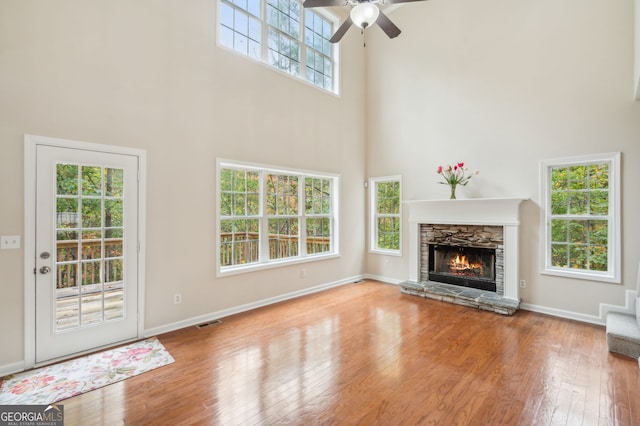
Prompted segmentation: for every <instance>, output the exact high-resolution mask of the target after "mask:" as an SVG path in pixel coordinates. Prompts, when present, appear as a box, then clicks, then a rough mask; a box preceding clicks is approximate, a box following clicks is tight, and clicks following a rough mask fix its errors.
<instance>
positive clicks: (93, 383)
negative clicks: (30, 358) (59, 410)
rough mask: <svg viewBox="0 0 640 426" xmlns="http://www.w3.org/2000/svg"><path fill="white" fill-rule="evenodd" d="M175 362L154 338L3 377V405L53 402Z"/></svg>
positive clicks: (0, 385)
mask: <svg viewBox="0 0 640 426" xmlns="http://www.w3.org/2000/svg"><path fill="white" fill-rule="evenodd" d="M172 362H174V359H173V357H172V356H171V355H170V354H169V352H167V350H166V349H165V348H164V346H162V343H160V341H159V340H158V339H157V338H155V337H153V338H150V339H147V340H142V341H139V342H135V343H132V344H130V345H127V346H122V347H119V348H115V349H111V350H108V351H104V352H100V353H96V354H93V355H88V356H85V357H81V358H77V359H72V360H70V361H65V362H62V363H60V364H53V365H49V366H46V367H42V368H38V369H35V370H30V371H25V372H23V373H18V374H12V375H10V376H5V377H3V378H1V379H0V405H13V404H33V405H35V404H52V403H54V402H57V401H61V400H63V399H67V398H71V397H72V396H75V395H79V394H81V393H85V392H89V391H90V390H94V389H97V388H100V387H103V386H106V385H110V384H112V383H116V382H119V381H121V380H124V379H128V378H129V377H133V376H136V375H138V374H141V373H145V372H147V371H150V370H153V369H155V368H158V367H162V366H164V365H167V364H171V363H172Z"/></svg>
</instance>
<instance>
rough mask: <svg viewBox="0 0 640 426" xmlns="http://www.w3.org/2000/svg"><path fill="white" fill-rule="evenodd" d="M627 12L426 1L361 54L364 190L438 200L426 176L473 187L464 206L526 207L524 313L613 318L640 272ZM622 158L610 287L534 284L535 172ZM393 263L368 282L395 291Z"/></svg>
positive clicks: (546, 0) (636, 124) (637, 158)
mask: <svg viewBox="0 0 640 426" xmlns="http://www.w3.org/2000/svg"><path fill="white" fill-rule="evenodd" d="M633 3H634V2H633V0H624V1H614V2H612V1H608V0H589V1H586V2H585V1H583V0H564V1H561V2H558V1H555V0H541V1H535V2H523V1H511V0H486V1H482V2H478V1H475V0H446V1H445V0H432V1H428V2H424V3H411V4H409V5H405V6H403V7H401V8H399V9H398V10H397V11H396V12H394V13H393V14H391V18H392V19H393V21H394V22H395V23H396V24H397V25H398V26H399V27H400V28H401V29H402V30H403V33H402V34H401V35H400V36H399V37H398V38H397V39H395V40H393V41H389V40H387V39H385V38H384V37H383V36H382V35H381V34H380V32H373V31H372V32H371V33H370V34H371V35H370V36H369V37H370V38H369V41H370V43H369V46H373V47H372V48H369V47H367V49H368V50H367V51H368V55H367V70H368V83H367V95H368V97H369V99H368V115H367V135H368V145H367V168H368V169H367V174H368V176H370V177H371V176H384V175H392V174H402V175H403V186H404V188H403V190H404V198H405V200H416V199H434V198H447V197H448V189H447V187H446V186H443V185H438V184H436V182H437V181H438V176H437V175H436V172H435V170H436V167H437V166H438V165H440V164H443V163H451V162H454V161H465V162H466V163H467V164H468V166H469V167H471V168H472V169H478V170H480V175H478V176H477V177H474V178H473V180H472V182H471V183H470V184H469V185H468V186H467V187H463V188H462V189H461V191H459V192H460V193H461V195H462V196H463V197H488V198H491V197H497V198H499V197H527V198H530V199H531V201H529V202H527V203H526V204H524V205H523V206H522V208H521V212H522V226H521V244H520V249H521V255H522V262H521V270H520V279H524V280H526V281H527V283H528V286H527V288H526V289H524V290H523V291H522V297H523V301H524V302H525V303H528V304H531V305H536V306H540V307H544V308H546V309H555V310H559V311H568V312H574V313H580V314H585V315H598V308H599V304H600V303H601V302H603V303H613V304H616V305H621V304H624V294H625V291H624V289H625V287H626V288H628V289H634V288H635V278H636V272H637V269H638V260H639V258H640V246H639V245H638V243H637V239H638V235H640V224H639V223H638V220H637V217H638V214H637V212H638V211H639V209H640V196H639V195H638V194H639V193H638V188H637V186H638V184H637V182H639V181H640V168H639V167H637V166H636V164H638V163H639V162H640V102H634V101H633V89H634V81H633V72H634V71H633V68H634V50H633V38H634V30H633V16H634V10H633ZM614 151H620V152H622V179H623V187H622V217H623V223H622V230H623V242H622V252H623V258H622V265H623V285H615V284H605V283H598V282H593V281H582V280H575V279H567V278H558V277H551V276H544V275H541V274H540V273H539V260H540V256H539V252H540V241H539V234H540V229H539V220H540V208H539V205H540V196H539V185H538V181H539V179H538V165H539V161H540V160H542V159H550V158H557V157H564V156H572V155H580V154H590V153H605V152H614ZM404 237H405V238H404V245H403V247H404V249H405V251H404V256H402V257H401V258H397V257H387V256H379V255H373V254H369V255H368V256H367V272H369V273H371V274H374V275H379V276H385V277H391V278H394V279H406V277H407V274H408V255H407V253H406V249H407V241H408V238H407V233H406V227H405V232H404Z"/></svg>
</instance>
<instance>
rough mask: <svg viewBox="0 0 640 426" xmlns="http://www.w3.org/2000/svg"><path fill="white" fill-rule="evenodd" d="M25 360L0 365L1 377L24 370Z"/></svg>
mask: <svg viewBox="0 0 640 426" xmlns="http://www.w3.org/2000/svg"><path fill="white" fill-rule="evenodd" d="M24 370H25V368H24V362H22V361H18V362H12V363H11V364H4V365H0V377H4V376H8V375H9V374H15V373H20V372H21V371H24Z"/></svg>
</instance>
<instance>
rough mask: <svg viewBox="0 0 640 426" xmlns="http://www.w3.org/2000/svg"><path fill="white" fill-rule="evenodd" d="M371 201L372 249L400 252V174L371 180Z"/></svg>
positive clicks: (393, 252) (392, 252)
mask: <svg viewBox="0 0 640 426" xmlns="http://www.w3.org/2000/svg"><path fill="white" fill-rule="evenodd" d="M369 188H370V194H369V199H370V202H371V205H370V212H371V219H370V223H371V229H370V241H371V251H373V252H380V253H387V254H400V243H401V238H400V232H401V226H400V224H401V222H402V208H401V202H402V195H401V179H400V176H391V177H381V178H372V179H370V181H369Z"/></svg>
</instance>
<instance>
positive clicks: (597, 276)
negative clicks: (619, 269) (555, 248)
mask: <svg viewBox="0 0 640 426" xmlns="http://www.w3.org/2000/svg"><path fill="white" fill-rule="evenodd" d="M540 274H542V275H553V276H556V277H565V278H574V279H578V280H587V281H598V282H604V283H611V284H620V283H621V280H620V277H617V276H616V275H615V274H607V273H594V272H582V271H573V270H566V269H560V268H557V269H543V270H542V271H540Z"/></svg>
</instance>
